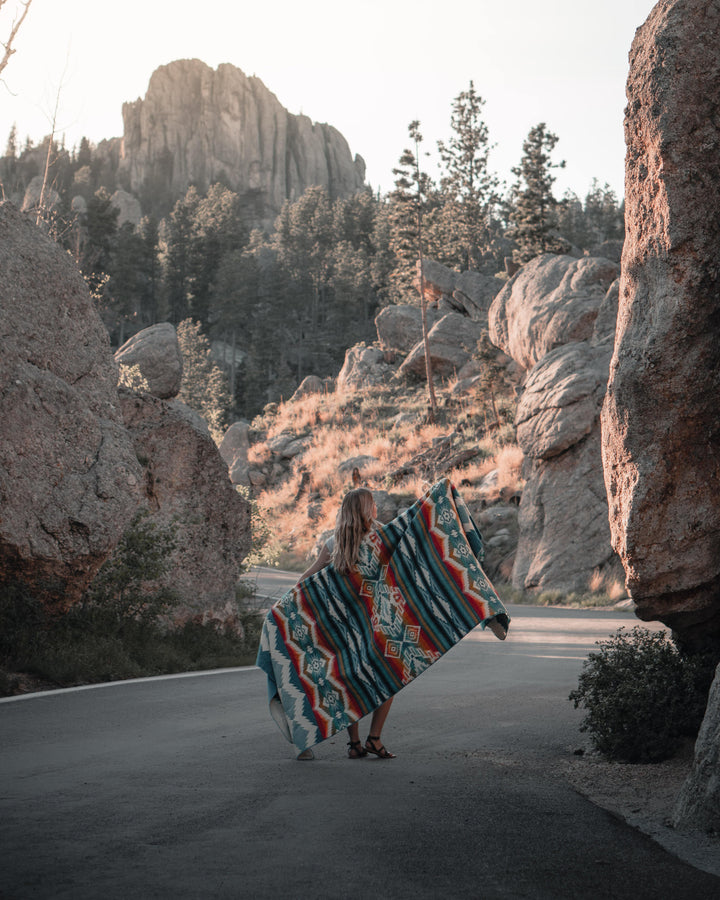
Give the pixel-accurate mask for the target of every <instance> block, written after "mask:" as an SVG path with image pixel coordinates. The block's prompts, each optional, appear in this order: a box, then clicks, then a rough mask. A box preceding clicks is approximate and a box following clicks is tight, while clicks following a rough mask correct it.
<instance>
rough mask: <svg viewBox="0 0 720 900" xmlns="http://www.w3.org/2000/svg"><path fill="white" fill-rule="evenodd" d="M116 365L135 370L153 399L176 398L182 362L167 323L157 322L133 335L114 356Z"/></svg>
mask: <svg viewBox="0 0 720 900" xmlns="http://www.w3.org/2000/svg"><path fill="white" fill-rule="evenodd" d="M115 362H116V363H117V364H118V365H119V366H128V367H132V366H137V367H138V368H139V369H140V373H141V374H142V376H143V378H144V379H145V381H146V382H147V385H148V389H149V391H150V393H151V394H152V395H153V396H154V397H160V398H161V399H163V400H170V399H172V398H173V397H177V395H178V392H179V391H180V384H181V382H182V373H183V359H182V353H181V352H180V344H179V343H178V337H177V332H176V331H175V328H174V327H173V326H172V325H171V324H170V322H159V323H158V324H157V325H151V326H150V327H149V328H144V329H143V330H142V331H139V332H138V333H137V334H135V335H133V337H131V338H130V340H128V341H125V343H124V344H123V345H122V347H120V349H119V350H118V351H117V352H116V353H115Z"/></svg>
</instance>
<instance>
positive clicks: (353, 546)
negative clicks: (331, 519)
mask: <svg viewBox="0 0 720 900" xmlns="http://www.w3.org/2000/svg"><path fill="white" fill-rule="evenodd" d="M374 513H375V501H374V500H373V495H372V492H371V491H369V490H368V489H367V488H356V489H355V490H354V491H348V493H347V494H345V496H344V497H343V502H342V506H341V507H340V512H338V514H337V520H336V522H335V546H334V547H333V552H332V564H333V565H334V566H335V568H336V569H337V570H338V572H342V573H343V574H347V573H348V572H349V571H350V569H352V567H353V566H354V565H355V563H356V562H357V559H358V553H359V552H360V544H361V543H362V540H363V538H364V537H365V535H366V534H367V533H368V532H369V531H370V530H371V529H372V527H373V525H374V524H375V519H374Z"/></svg>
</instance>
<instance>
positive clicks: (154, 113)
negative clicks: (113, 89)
mask: <svg viewBox="0 0 720 900" xmlns="http://www.w3.org/2000/svg"><path fill="white" fill-rule="evenodd" d="M123 123H124V137H123V145H122V158H121V161H120V170H121V176H124V178H125V179H126V181H127V183H128V184H129V187H130V190H132V191H133V192H134V193H137V194H142V192H143V189H144V188H146V187H149V186H152V188H153V190H155V191H162V190H165V191H166V192H168V193H169V194H171V195H172V196H175V197H177V196H178V195H179V194H181V193H183V192H184V191H185V190H186V189H187V188H188V186H189V185H190V184H194V185H196V186H197V187H198V189H199V190H201V191H204V190H206V189H207V188H208V187H209V185H211V184H213V183H215V182H217V181H222V182H223V183H224V184H227V185H228V186H229V187H230V188H232V189H233V190H234V191H236V192H238V193H240V194H242V195H245V196H246V198H247V199H251V200H253V201H254V204H255V210H254V212H255V214H256V215H257V214H259V215H260V216H263V215H264V216H265V217H268V216H272V215H274V214H277V212H279V210H280V208H281V206H282V204H283V202H284V201H285V200H287V199H290V200H294V199H297V198H298V197H300V196H301V195H302V193H303V192H304V191H305V189H306V188H308V187H311V186H313V185H317V186H320V187H323V188H325V189H326V190H327V191H328V193H329V194H330V196H331V197H332V198H336V197H344V196H348V195H350V194H352V193H354V192H355V191H357V190H359V189H361V188H362V186H363V183H364V180H365V163H364V162H363V160H362V158H361V157H359V156H356V157H355V158H353V157H352V156H351V153H350V149H349V147H348V144H347V142H346V140H345V138H344V137H343V136H342V135H341V134H340V133H339V132H338V131H337V130H336V129H335V128H332V127H331V126H330V125H324V124H318V123H314V122H312V121H311V120H310V119H309V118H308V117H307V116H303V115H299V116H296V115H292V114H291V113H289V112H288V111H287V110H286V109H285V108H284V107H283V106H282V105H281V104H280V102H279V101H278V99H277V97H276V96H275V95H274V94H273V93H271V92H270V91H269V90H268V89H267V88H266V87H265V85H264V84H263V83H262V81H260V80H259V79H258V78H255V77H251V78H248V77H247V76H246V75H245V74H244V73H243V72H241V71H240V69H238V68H236V67H235V66H232V65H229V64H224V65H221V66H218V68H217V69H215V70H213V69H212V68H210V66H207V65H206V64H205V63H203V62H201V61H200V60H197V59H191V60H187V59H186V60H177V61H176V62H172V63H170V64H169V65H166V66H161V67H160V68H159V69H157V70H156V71H155V72H154V73H153V75H152V77H151V79H150V84H149V86H148V90H147V93H146V95H145V99H144V100H143V99H137V100H136V101H135V102H133V103H125V104H123Z"/></svg>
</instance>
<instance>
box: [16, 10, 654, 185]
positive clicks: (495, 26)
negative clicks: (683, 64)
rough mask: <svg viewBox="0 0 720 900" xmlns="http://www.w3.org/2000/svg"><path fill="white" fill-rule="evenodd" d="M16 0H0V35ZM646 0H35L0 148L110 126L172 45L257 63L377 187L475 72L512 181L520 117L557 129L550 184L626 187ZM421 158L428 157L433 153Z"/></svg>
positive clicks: (97, 135)
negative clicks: (631, 55)
mask: <svg viewBox="0 0 720 900" xmlns="http://www.w3.org/2000/svg"><path fill="white" fill-rule="evenodd" d="M18 5H19V4H18V3H17V0H7V2H6V4H5V8H3V11H2V13H0V40H3V41H4V40H5V39H6V37H7V34H8V32H9V27H10V25H9V23H10V19H11V15H12V13H13V12H14V7H17V6H18ZM654 5H655V4H654V2H652V0H604V2H603V3H600V4H599V3H597V2H596V0H592V2H590V0H544V2H538V0H410V2H408V0H402V2H401V0H363V2H354V3H348V2H342V0H308V2H306V3H298V2H297V0H270V2H262V0H253V2H251V3H248V2H244V0H235V2H231V0H201V2H198V0H192V2H190V0H123V2H122V3H120V2H117V0H115V2H113V0H109V2H102V0H62V2H61V0H33V5H32V7H31V8H30V12H29V14H28V17H27V19H26V20H25V22H24V24H23V26H22V29H21V31H20V32H19V34H18V37H17V40H16V43H15V48H16V51H17V52H16V53H15V55H14V56H13V57H12V58H11V60H10V63H9V65H8V66H7V68H6V69H5V72H4V84H2V83H0V153H2V152H3V151H4V149H5V143H6V141H7V136H8V134H9V132H10V128H11V127H12V125H13V123H15V124H16V125H17V128H18V137H19V140H20V142H21V143H22V142H24V140H25V138H26V137H27V136H29V137H30V138H31V139H32V140H33V142H38V141H40V140H41V139H42V137H43V136H44V135H45V134H48V133H49V132H50V122H51V121H52V116H53V109H54V107H55V102H56V98H57V97H58V91H59V107H58V115H57V126H58V128H57V130H58V132H59V134H64V135H65V142H66V145H67V146H69V147H72V146H73V145H76V144H78V143H79V141H80V138H81V137H82V136H83V135H84V136H86V137H88V138H89V139H90V140H91V141H92V142H94V143H95V142H97V141H99V140H101V139H102V138H109V137H121V136H122V131H123V125H122V112H121V111H122V104H123V102H125V101H131V100H135V99H136V98H138V97H144V95H145V92H146V90H147V86H148V82H149V79H150V76H151V74H152V72H153V71H154V70H155V69H156V68H157V67H158V66H161V65H164V64H166V63H169V62H171V61H173V60H175V59H184V58H197V59H201V60H203V61H204V62H205V63H207V64H208V65H210V66H212V67H213V68H215V67H216V66H218V65H219V64H220V63H224V62H228V63H232V64H233V65H235V66H237V67H238V68H240V69H242V70H243V72H245V74H246V75H257V77H258V78H260V79H261V80H262V81H263V82H264V84H265V85H266V86H267V87H268V88H269V89H270V90H271V91H272V92H273V93H274V94H275V95H276V96H277V98H278V100H279V101H280V102H281V103H282V105H283V106H285V107H286V108H287V109H288V110H289V111H290V112H292V113H300V112H302V113H304V114H305V115H307V116H309V117H310V118H311V119H312V120H313V121H316V122H328V123H329V124H331V125H333V126H334V127H335V128H337V129H338V131H340V132H341V133H342V134H343V135H344V137H345V138H346V140H347V141H348V143H349V145H350V150H351V152H352V153H353V154H355V153H359V154H360V155H361V156H362V157H363V158H364V159H365V162H366V164H367V181H368V182H369V183H370V184H371V185H372V186H373V187H374V188H375V189H380V190H381V191H383V192H385V191H387V190H389V189H390V188H391V187H392V183H393V176H392V168H393V166H395V165H396V164H397V160H398V158H399V156H400V154H401V152H402V150H403V148H404V147H405V146H407V145H408V139H407V126H408V123H409V122H411V121H412V120H413V119H419V120H420V122H421V130H422V133H423V136H424V138H425V141H424V144H423V149H424V150H426V151H430V152H431V156H432V158H436V157H437V152H436V145H437V141H438V140H445V141H447V139H448V138H449V137H450V114H451V104H452V101H453V99H454V98H455V97H456V96H457V95H458V94H459V93H460V92H461V91H463V90H466V89H467V87H468V84H469V82H470V81H471V80H472V81H473V82H474V85H475V90H476V91H477V93H479V94H480V95H481V96H482V97H483V98H484V99H485V101H486V105H485V108H484V118H485V121H486V122H487V125H488V128H489V131H490V139H491V141H492V142H493V143H494V144H496V147H495V149H494V151H493V153H492V156H491V160H490V165H491V168H493V169H494V170H495V171H497V172H498V173H499V174H500V175H501V176H502V177H503V178H507V179H511V177H512V176H511V175H510V168H511V167H512V166H514V165H517V163H518V161H519V159H520V156H521V154H522V143H523V140H524V139H525V137H526V136H527V133H528V131H529V130H530V128H531V127H532V126H533V125H536V124H537V123H539V122H546V123H547V126H548V128H549V129H550V130H551V131H554V132H555V133H556V134H557V135H558V137H559V138H560V140H559V143H558V145H557V147H556V150H555V159H556V160H558V161H559V160H561V159H565V160H566V163H567V166H566V168H565V170H562V171H558V172H557V182H556V195H557V196H558V197H559V196H561V195H562V193H563V192H564V191H565V190H566V189H567V188H569V189H571V190H574V191H575V192H576V193H577V194H579V195H580V196H584V195H585V193H586V192H587V190H588V188H589V187H590V183H591V181H592V179H593V177H596V178H597V179H598V180H599V181H600V182H601V184H602V183H605V182H607V183H609V184H610V186H611V187H612V188H613V189H614V190H615V191H616V193H617V194H618V195H619V196H622V194H623V177H624V176H623V171H624V153H625V148H624V139H623V127H622V123H623V111H624V107H625V81H626V78H627V71H628V61H627V60H628V51H629V49H630V44H631V42H632V39H633V36H634V34H635V30H636V28H638V27H639V26H640V25H641V24H642V23H643V22H644V21H645V19H646V18H647V16H648V14H649V13H650V10H651V9H652V8H653V6H654ZM428 168H429V169H431V168H432V167H431V164H428Z"/></svg>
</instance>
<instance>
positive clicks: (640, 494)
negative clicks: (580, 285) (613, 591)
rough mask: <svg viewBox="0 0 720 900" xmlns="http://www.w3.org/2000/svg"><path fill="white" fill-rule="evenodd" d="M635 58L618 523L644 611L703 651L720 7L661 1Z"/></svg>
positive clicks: (718, 547) (715, 462) (713, 381)
mask: <svg viewBox="0 0 720 900" xmlns="http://www.w3.org/2000/svg"><path fill="white" fill-rule="evenodd" d="M630 61H631V67H630V74H629V77H628V87H627V93H628V106H627V110H626V118H625V139H626V143H627V157H626V181H625V201H626V240H625V248H624V252H623V261H622V279H621V287H620V301H619V314H618V325H617V336H616V342H615V352H614V356H613V359H612V363H611V367H610V380H609V386H608V393H607V398H606V402H605V406H604V410H603V416H602V425H603V458H604V469H605V480H606V484H607V488H608V496H609V505H610V525H611V531H612V537H613V543H614V546H615V548H616V550H617V552H618V553H619V555H620V557H621V558H622V561H623V565H624V567H625V571H626V573H627V583H628V587H629V588H630V590H631V592H632V596H633V598H634V600H635V602H636V604H637V607H638V615H639V616H640V617H641V618H643V619H659V620H661V621H663V622H665V623H666V624H668V625H669V626H671V627H672V628H673V629H674V630H675V632H676V633H677V634H678V635H679V636H680V638H682V639H683V640H684V641H685V642H686V643H687V644H691V645H692V644H695V645H697V644H701V643H703V642H706V641H708V640H710V641H715V642H717V641H720V404H719V403H718V396H719V395H720V280H719V277H720V118H719V117H718V106H719V104H720V6H718V4H717V3H713V2H708V0H675V2H670V0H664V2H660V3H658V5H657V6H656V7H655V8H654V10H653V11H652V13H651V15H650V17H649V18H648V20H647V22H646V23H645V25H644V26H643V27H642V28H641V29H639V31H638V33H637V35H636V37H635V41H634V43H633V46H632V50H631V54H630Z"/></svg>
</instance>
